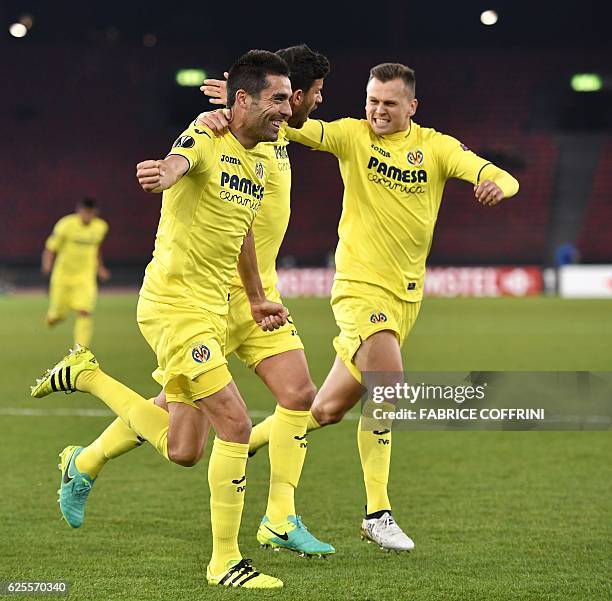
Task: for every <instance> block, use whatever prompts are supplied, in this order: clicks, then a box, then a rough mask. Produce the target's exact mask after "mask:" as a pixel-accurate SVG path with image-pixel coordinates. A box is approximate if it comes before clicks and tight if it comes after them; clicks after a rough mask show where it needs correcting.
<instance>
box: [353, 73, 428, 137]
mask: <svg viewBox="0 0 612 601" xmlns="http://www.w3.org/2000/svg"><path fill="white" fill-rule="evenodd" d="M417 105H418V101H417V99H416V98H415V97H414V93H413V92H412V90H411V89H410V88H409V87H408V86H407V85H406V83H405V82H404V81H403V80H402V79H400V78H397V79H391V80H390V81H384V82H383V81H380V80H378V79H376V78H373V79H370V81H369V82H368V85H367V87H366V107H365V109H366V119H367V120H368V123H369V124H370V127H371V128H372V131H373V132H374V133H375V134H376V135H377V136H384V135H389V134H394V133H397V132H398V131H406V130H408V129H409V128H410V118H411V117H412V116H413V115H414V114H415V113H416V109H417Z"/></svg>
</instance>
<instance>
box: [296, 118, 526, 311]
mask: <svg viewBox="0 0 612 601" xmlns="http://www.w3.org/2000/svg"><path fill="white" fill-rule="evenodd" d="M287 137H288V138H289V140H291V141H296V142H300V143H301V144H305V145H306V146H309V147H311V148H315V149H317V150H323V151H325V152H330V153H332V154H334V155H335V156H336V157H337V158H338V162H339V165H340V173H341V175H342V179H343V181H344V199H343V209H342V216H341V218H340V225H339V226H338V236H339V241H338V247H337V249H336V279H338V280H355V281H361V282H369V283H371V284H376V285H378V286H382V287H383V288H386V289H387V290H390V291H391V292H393V294H395V295H396V296H397V297H399V298H400V299H403V300H408V301H418V300H420V299H421V298H422V296H423V280H424V277H425V260H426V258H427V255H428V254H429V249H430V247H431V242H432V237H433V230H434V226H435V223H436V219H437V216H438V209H439V208H440V201H441V199H442V192H443V191H444V186H445V184H446V180H448V179H450V178H452V177H455V178H459V179H463V180H466V181H469V182H471V183H472V184H476V183H479V182H481V181H483V180H484V179H490V180H493V181H495V182H496V183H497V184H498V185H499V186H500V188H502V190H503V191H504V194H505V195H506V196H512V195H514V194H516V192H517V191H518V182H517V181H516V180H515V179H514V178H513V177H512V176H511V175H510V174H508V173H506V172H505V171H502V170H501V169H499V168H498V167H495V165H493V164H492V163H490V162H488V161H487V160H486V159H483V158H481V157H479V156H477V155H476V154H474V153H473V152H471V151H469V150H468V149H467V148H466V147H465V146H463V145H462V144H461V143H460V142H459V141H458V140H456V139H455V138H452V137H451V136H447V135H444V134H441V133H439V132H437V131H435V130H434V129H429V128H425V127H420V126H419V125H417V124H416V123H414V122H412V124H411V127H410V129H409V130H407V131H401V132H398V133H395V134H391V135H385V136H377V135H376V134H375V133H374V132H373V131H372V129H371V128H370V126H369V124H368V122H367V121H366V120H358V119H339V120H338V121H334V122H332V123H326V122H324V121H318V120H312V119H311V120H308V121H307V122H306V124H305V125H304V127H302V128H301V129H292V128H287Z"/></svg>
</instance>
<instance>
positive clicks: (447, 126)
mask: <svg viewBox="0 0 612 601" xmlns="http://www.w3.org/2000/svg"><path fill="white" fill-rule="evenodd" d="M147 52H148V50H146V49H140V50H135V51H134V52H133V53H132V54H131V55H130V56H131V58H130V60H129V61H127V62H126V61H125V60H124V59H123V58H122V57H123V56H125V53H120V52H118V51H117V52H115V51H113V49H112V48H110V49H109V48H106V49H97V50H96V49H95V48H93V49H92V48H88V49H87V50H84V51H83V52H75V51H73V50H69V49H66V48H62V47H57V48H53V49H50V50H49V51H48V52H46V53H45V56H44V57H41V56H40V54H39V53H38V52H36V50H35V49H32V48H23V49H21V50H19V51H17V52H16V53H15V56H14V57H13V62H14V64H15V65H18V66H19V68H16V69H15V70H14V73H13V74H14V81H13V89H14V90H17V92H16V93H15V94H12V95H5V97H3V98H2V99H1V100H0V102H2V103H3V104H2V106H3V110H2V111H0V125H1V126H2V130H3V132H4V135H5V138H6V139H7V141H8V148H10V154H7V156H5V157H4V161H3V162H4V179H3V181H4V186H3V190H2V193H1V194H2V206H3V220H2V222H1V223H0V261H1V262H2V263H4V264H8V265H10V264H15V265H16V264H28V263H29V264H34V263H36V262H37V261H38V257H39V256H40V251H41V248H42V243H43V240H44V239H45V237H46V236H47V235H48V234H49V232H50V230H51V228H52V226H53V223H54V222H55V220H56V219H57V218H58V217H60V216H61V215H63V214H65V213H67V212H69V211H70V210H72V207H73V206H74V204H75V202H76V201H77V200H78V199H79V198H80V197H82V196H84V195H91V196H94V197H96V198H98V199H99V201H100V203H101V205H102V207H103V216H104V217H105V218H106V219H108V221H109V222H110V223H111V229H110V234H109V238H108V240H107V242H106V243H105V247H104V251H105V254H106V256H107V258H108V260H109V261H110V262H111V263H112V262H122V263H134V264H143V263H145V262H146V261H147V260H148V258H149V257H150V253H151V249H152V246H153V238H154V233H155V228H156V223H157V219H158V215H159V200H160V199H159V197H157V196H147V195H145V194H144V193H142V192H141V191H140V189H139V187H138V184H137V182H136V180H135V177H134V172H135V164H136V163H137V162H138V161H139V160H142V159H144V158H156V157H159V156H163V154H164V153H165V152H166V151H167V149H168V147H169V145H170V144H171V142H172V140H173V139H174V137H175V136H176V135H177V134H178V133H180V128H181V123H183V124H186V123H188V122H189V120H190V119H192V118H193V116H194V112H195V111H197V110H204V109H206V108H207V107H208V106H209V105H207V103H206V102H205V101H203V99H200V98H199V93H198V91H197V88H192V93H193V99H194V100H193V107H194V108H193V109H192V108H191V105H190V106H189V108H187V109H183V107H182V105H181V106H180V107H179V108H180V109H181V110H184V114H182V113H181V114H180V115H179V116H178V117H177V116H176V115H175V114H173V119H170V118H169V114H170V113H172V112H173V111H174V113H176V111H177V110H178V108H177V107H178V104H177V102H178V100H177V98H178V97H177V96H176V95H175V94H176V92H173V90H172V88H173V87H175V86H174V84H173V81H172V73H173V72H174V71H173V70H174V69H175V68H176V66H177V65H181V64H183V65H184V64H185V58H184V57H185V56H195V55H196V52H195V50H194V49H188V48H185V49H183V50H182V51H181V49H173V50H172V51H171V52H170V53H168V54H161V53H160V54H157V55H156V56H155V58H154V60H153V59H152V58H151V55H150V54H147ZM181 52H182V53H181ZM217 54H219V53H217ZM383 58H385V57H380V59H381V60H382V59H383ZM393 58H394V59H396V60H402V61H405V62H406V63H408V64H411V65H413V66H414V67H415V68H416V69H417V77H418V83H417V96H418V98H419V99H420V102H421V104H420V107H419V110H418V112H417V115H416V117H415V119H416V121H417V122H418V123H419V124H421V125H424V126H433V127H435V128H436V129H438V130H440V131H443V132H446V133H451V134H452V135H454V136H455V137H458V138H460V139H461V140H462V142H464V143H465V144H467V146H469V147H470V148H472V149H473V150H474V151H476V152H478V153H480V154H482V155H483V156H485V157H491V158H493V159H494V160H495V161H496V162H498V163H499V164H500V165H501V166H503V167H507V168H508V169H509V170H510V171H512V172H513V173H514V174H515V175H516V176H517V178H518V179H519V180H520V182H521V192H520V195H519V197H517V198H516V199H514V200H512V201H511V202H509V203H508V204H507V205H505V206H501V207H496V208H493V209H484V208H482V207H480V206H478V205H477V204H476V203H475V201H474V200H473V196H472V190H471V187H470V186H469V185H468V184H464V183H462V182H450V183H449V185H448V187H447V190H446V193H445V196H444V199H443V203H442V207H441V210H440V215H439V222H438V226H437V231H436V236H435V239H434V244H433V247H432V252H431V262H433V263H435V262H438V263H452V264H468V263H474V262H476V263H481V264H487V263H488V264H494V263H497V264H500V263H533V264H541V263H543V262H544V260H545V253H546V236H547V224H548V221H549V213H550V203H551V193H552V189H553V178H554V167H555V158H556V155H557V151H556V146H555V142H554V139H553V137H552V134H550V133H545V132H539V131H532V130H530V129H529V120H530V114H531V111H532V105H531V103H532V98H533V96H534V93H535V90H536V88H537V86H538V85H539V80H540V79H541V74H542V73H543V72H551V71H552V70H554V68H555V64H558V61H559V60H560V59H559V57H558V56H557V55H554V56H553V55H552V54H551V55H547V54H545V53H544V54H542V55H537V56H535V57H532V56H526V55H524V54H513V53H512V52H506V53H502V52H500V53H497V54H495V53H492V54H489V55H487V56H484V57H483V56H482V54H479V53H476V52H470V51H461V52H457V53H448V52H446V53H444V52H437V53H436V52H425V51H419V52H415V53H413V54H410V55H409V56H397V57H393ZM567 58H568V60H570V55H569V54H568V57H567ZM216 60H218V61H219V63H220V64H221V65H222V64H226V62H229V60H230V59H229V58H228V57H225V56H223V55H222V54H221V55H219V56H217V57H216ZM47 62H49V63H50V62H53V64H55V65H61V69H62V70H63V72H64V73H63V75H64V76H63V77H58V76H57V74H56V75H55V77H54V78H47V77H45V68H44V65H45V64H46V63H47ZM373 62H376V60H375V59H373V58H372V55H371V53H370V54H369V55H364V56H355V55H354V54H352V55H350V56H348V55H345V56H337V57H336V56H333V57H332V63H333V71H332V74H331V76H330V77H329V79H328V82H327V83H326V88H325V90H324V97H325V104H324V106H323V107H321V109H320V110H319V112H318V114H319V115H320V117H321V118H325V119H333V118H336V117H339V116H356V117H360V116H361V115H362V114H363V105H364V90H363V88H364V84H365V81H366V76H367V72H368V69H369V68H370V67H371V66H372V63H373ZM216 70H218V71H219V73H220V72H221V71H222V68H221V67H215V68H212V67H211V71H210V72H211V74H216ZM56 71H57V70H56ZM33 72H36V73H40V77H38V76H37V77H32V73H33ZM509 79H510V80H511V81H509ZM66 82H68V84H67V83H66ZM118 89H119V90H121V95H120V97H117V93H116V90H118ZM41 90H44V94H41ZM111 90H112V92H111ZM173 94H174V95H173ZM49 99H51V101H50V100H49ZM53 99H55V100H53ZM179 104H180V103H179ZM290 153H291V156H292V157H293V159H294V165H293V167H294V170H293V177H294V193H293V198H292V203H293V204H292V212H293V220H292V223H291V225H290V230H289V234H290V235H289V236H288V238H287V240H286V242H285V244H284V246H283V248H282V250H281V256H285V257H287V256H291V257H294V258H295V260H297V263H298V264H302V265H316V264H323V263H325V262H326V261H327V259H328V257H329V255H330V253H331V252H332V251H333V249H334V247H335V243H336V237H337V234H336V227H337V221H338V217H339V214H340V210H341V198H342V185H341V181H340V178H339V174H338V169H337V163H336V160H335V159H334V158H333V157H330V156H323V155H322V154H320V153H313V152H310V151H306V150H304V149H301V148H291V150H290ZM611 173H612V150H611V148H610V146H608V147H607V151H606V153H605V156H604V158H603V159H602V163H601V165H600V167H599V170H598V172H597V178H596V182H595V186H594V189H593V197H592V202H591V207H590V210H589V213H588V216H587V222H586V224H585V229H584V231H583V234H582V237H581V244H580V246H581V249H582V252H583V256H584V257H585V258H592V259H593V260H600V259H601V258H602V255H603V254H605V253H606V252H609V242H606V235H607V232H605V231H604V229H603V228H604V225H602V224H604V223H610V217H611V216H612V214H611V212H612V208H611V206H612V205H611V204H610V197H611V190H612V176H611V175H610V174H611Z"/></svg>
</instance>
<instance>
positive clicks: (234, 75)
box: [227, 50, 289, 108]
mask: <svg viewBox="0 0 612 601" xmlns="http://www.w3.org/2000/svg"><path fill="white" fill-rule="evenodd" d="M267 75H285V76H287V77H289V67H288V66H287V63H286V62H285V61H284V60H283V59H282V58H281V57H280V56H277V55H276V54H274V52H268V51H267V50H249V51H248V52H247V53H246V54H243V55H242V56H241V57H240V58H239V59H238V60H237V61H236V62H235V63H234V64H233V65H232V67H231V69H230V70H229V75H228V78H227V106H228V108H232V106H234V102H235V101H236V92H237V91H238V90H244V91H245V92H246V93H247V94H249V95H250V96H259V94H260V92H261V91H262V90H263V89H265V88H266V87H267V86H268V82H267V80H266V76H267Z"/></svg>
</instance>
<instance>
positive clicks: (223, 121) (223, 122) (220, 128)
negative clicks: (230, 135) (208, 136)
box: [196, 109, 232, 137]
mask: <svg viewBox="0 0 612 601" xmlns="http://www.w3.org/2000/svg"><path fill="white" fill-rule="evenodd" d="M231 121H232V111H231V110H230V109H217V110H216V111H209V112H208V113H200V114H199V115H198V119H197V121H196V125H205V126H206V127H208V128H209V129H210V130H211V131H212V132H213V133H214V134H215V136H217V137H220V136H222V135H224V134H226V133H227V129H228V127H229V124H230V123H231Z"/></svg>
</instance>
